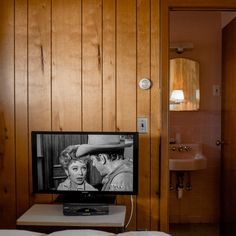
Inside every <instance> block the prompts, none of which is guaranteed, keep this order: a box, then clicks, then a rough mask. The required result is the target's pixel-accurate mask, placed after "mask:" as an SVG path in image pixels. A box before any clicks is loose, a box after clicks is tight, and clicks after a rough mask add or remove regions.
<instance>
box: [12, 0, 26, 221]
mask: <svg viewBox="0 0 236 236" xmlns="http://www.w3.org/2000/svg"><path fill="white" fill-rule="evenodd" d="M27 14H28V12H27V0H15V132H16V157H17V158H16V198H17V199H16V201H17V216H18V217H19V216H20V215H21V214H23V213H24V212H25V211H26V210H27V209H28V207H29V176H28V175H27V174H24V175H22V173H28V170H29V154H28V107H27V97H28V90H27V86H28V83H27Z"/></svg>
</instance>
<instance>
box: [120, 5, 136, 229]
mask: <svg viewBox="0 0 236 236" xmlns="http://www.w3.org/2000/svg"><path fill="white" fill-rule="evenodd" d="M116 9H117V13H116V14H117V15H116V24H117V25H116V26H117V29H116V34H117V36H116V62H117V72H116V76H117V87H116V93H117V100H116V102H117V108H116V109H117V111H116V113H117V130H118V131H123V130H126V131H135V130H136V116H137V105H136V104H137V91H136V83H137V81H136V69H137V66H136V63H137V62H136V1H135V0H131V1H129V2H127V1H125V0H120V1H117V5H116ZM118 203H119V204H124V205H126V206H127V212H130V199H129V198H128V197H119V198H118ZM128 217H129V215H128V214H127V217H126V218H127V219H128ZM127 219H126V220H127ZM132 229H136V199H134V211H133V217H132V219H131V222H130V224H129V227H128V230H132Z"/></svg>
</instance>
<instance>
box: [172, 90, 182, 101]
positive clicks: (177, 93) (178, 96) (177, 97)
mask: <svg viewBox="0 0 236 236" xmlns="http://www.w3.org/2000/svg"><path fill="white" fill-rule="evenodd" d="M183 101H184V92H183V90H181V89H177V90H173V91H172V93H171V95H170V102H172V103H181V102H183Z"/></svg>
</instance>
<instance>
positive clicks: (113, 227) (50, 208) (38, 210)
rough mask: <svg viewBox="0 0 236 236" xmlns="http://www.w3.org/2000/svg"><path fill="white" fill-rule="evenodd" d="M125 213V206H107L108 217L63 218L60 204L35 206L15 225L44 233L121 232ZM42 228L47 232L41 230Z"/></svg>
mask: <svg viewBox="0 0 236 236" xmlns="http://www.w3.org/2000/svg"><path fill="white" fill-rule="evenodd" d="M125 213H126V207H125V206H122V205H109V213H108V215H96V216H95V215H91V216H65V215H63V205H62V204H35V205H33V206H32V207H31V208H30V209H29V210H27V211H26V212H25V213H24V214H23V215H22V216H21V217H19V218H18V219H17V221H16V225H17V228H23V229H33V230H35V229H38V230H39V231H44V232H49V231H50V232H52V231H55V230H59V228H58V227H61V228H62V227H63V229H64V228H65V229H69V228H84V229H85V228H96V229H102V230H106V231H114V232H122V231H123V230H124V226H125V225H124V224H125ZM43 227H44V228H47V230H46V231H45V230H41V229H43ZM50 228H51V229H50ZM54 229H55V230H54Z"/></svg>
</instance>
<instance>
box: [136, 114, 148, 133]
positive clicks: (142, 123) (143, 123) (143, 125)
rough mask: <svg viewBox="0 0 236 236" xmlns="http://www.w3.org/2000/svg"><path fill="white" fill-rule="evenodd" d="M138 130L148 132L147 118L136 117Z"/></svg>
mask: <svg viewBox="0 0 236 236" xmlns="http://www.w3.org/2000/svg"><path fill="white" fill-rule="evenodd" d="M138 132H139V133H147V132H148V118H138Z"/></svg>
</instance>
